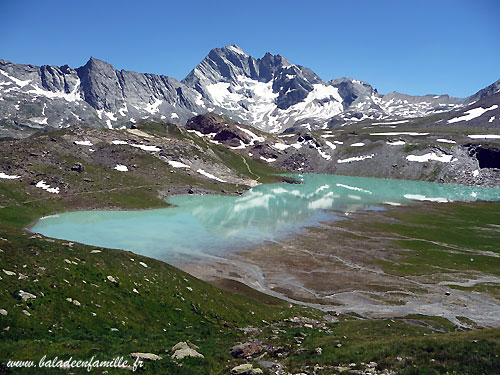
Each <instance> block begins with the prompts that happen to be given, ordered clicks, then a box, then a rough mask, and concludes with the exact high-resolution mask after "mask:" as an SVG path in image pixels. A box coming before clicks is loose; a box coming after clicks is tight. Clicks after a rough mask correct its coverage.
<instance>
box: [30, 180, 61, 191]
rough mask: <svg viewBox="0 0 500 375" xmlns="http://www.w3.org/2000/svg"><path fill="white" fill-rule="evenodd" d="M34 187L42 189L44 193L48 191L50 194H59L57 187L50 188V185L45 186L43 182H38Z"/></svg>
mask: <svg viewBox="0 0 500 375" xmlns="http://www.w3.org/2000/svg"><path fill="white" fill-rule="evenodd" d="M35 187H37V188H40V189H43V190H45V191H48V192H49V193H52V194H59V188H58V187H55V188H53V187H50V185H47V184H46V183H45V181H44V180H41V181H39V182H38V183H37V184H36V185H35Z"/></svg>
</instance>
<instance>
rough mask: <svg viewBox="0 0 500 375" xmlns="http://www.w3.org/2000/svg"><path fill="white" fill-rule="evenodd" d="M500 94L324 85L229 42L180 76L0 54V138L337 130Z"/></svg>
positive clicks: (339, 82)
mask: <svg viewBox="0 0 500 375" xmlns="http://www.w3.org/2000/svg"><path fill="white" fill-rule="evenodd" d="M498 90H500V81H497V82H495V83H494V84H492V85H490V86H488V87H487V88H485V89H483V90H481V91H479V92H478V93H476V94H474V95H472V96H470V97H468V98H453V97H450V96H448V95H425V96H411V95H406V94H401V93H398V92H392V93H389V94H385V95H384V94H380V93H378V91H377V90H376V89H375V88H373V87H372V86H371V85H370V84H368V83H366V82H362V81H359V80H356V79H353V78H340V79H334V80H331V81H329V82H324V81H323V80H322V79H321V78H320V77H319V76H318V75H317V74H315V73H314V72H313V71H312V70H310V69H308V68H306V67H303V66H300V65H295V64H292V63H291V62H289V61H288V60H287V59H285V58H284V57H282V56H280V55H273V54H271V53H266V54H265V55H264V56H263V57H262V58H258V59H256V58H254V57H252V56H249V55H247V54H246V53H245V52H244V51H243V50H242V49H241V48H239V47H238V46H236V45H233V46H228V47H223V48H215V49H213V50H211V51H210V52H209V54H208V55H207V56H206V57H205V58H204V59H203V60H202V61H201V62H200V64H198V65H197V66H196V67H195V68H194V69H193V70H192V71H191V72H190V73H189V74H188V75H187V76H186V77H185V78H184V79H183V80H182V81H181V82H179V81H177V80H176V79H174V78H171V77H167V76H164V75H156V74H143V73H136V72H130V71H125V70H116V69H115V68H114V67H113V66H112V65H110V64H108V63H106V62H104V61H101V60H98V59H96V58H93V57H92V58H90V60H89V61H88V62H87V63H86V64H85V65H84V66H82V67H79V68H76V69H73V68H71V67H69V66H67V65H64V66H60V67H58V66H49V65H44V66H40V67H38V66H33V65H23V64H14V63H11V62H9V61H6V60H0V136H1V137H16V138H19V137H25V136H28V135H30V134H32V133H34V132H36V131H40V130H44V129H51V128H64V127H68V126H73V125H91V126H94V127H107V128H120V127H131V126H133V124H134V123H136V122H137V121H138V120H144V119H149V120H160V121H169V122H172V123H175V124H179V125H184V124H185V123H186V121H187V120H188V119H190V118H191V117H193V116H195V115H198V114H205V113H208V112H214V113H217V114H223V115H226V116H227V117H229V118H230V119H232V120H234V121H238V122H240V123H242V124H246V125H251V126H254V127H256V128H258V129H259V130H262V131H266V132H271V133H280V132H283V131H284V130H286V129H290V130H297V129H305V130H312V129H324V128H335V127H339V126H345V125H349V124H354V123H357V122H360V121H363V120H377V121H380V120H385V119H391V120H401V119H407V118H415V117H424V116H428V115H432V114H436V113H443V112H447V111H451V110H458V109H460V108H464V107H465V106H467V105H470V104H471V103H473V102H475V101H477V100H479V99H482V98H487V97H490V96H491V95H494V94H495V93H498Z"/></svg>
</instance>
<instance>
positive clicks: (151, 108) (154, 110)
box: [143, 99, 163, 115]
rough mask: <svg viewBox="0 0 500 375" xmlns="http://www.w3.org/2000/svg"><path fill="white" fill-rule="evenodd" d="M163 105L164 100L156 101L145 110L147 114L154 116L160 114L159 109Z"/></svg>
mask: <svg viewBox="0 0 500 375" xmlns="http://www.w3.org/2000/svg"><path fill="white" fill-rule="evenodd" d="M161 103H163V100H161V99H155V101H154V103H152V104H151V103H149V104H147V105H146V106H145V107H144V108H143V109H144V110H145V111H146V112H149V113H151V114H152V115H154V114H155V113H158V112H159V111H160V109H159V107H160V105H161Z"/></svg>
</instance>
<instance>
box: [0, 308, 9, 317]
mask: <svg viewBox="0 0 500 375" xmlns="http://www.w3.org/2000/svg"><path fill="white" fill-rule="evenodd" d="M7 314H8V312H7V310H5V309H0V315H3V316H5V315H7Z"/></svg>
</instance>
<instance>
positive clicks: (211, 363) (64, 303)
mask: <svg viewBox="0 0 500 375" xmlns="http://www.w3.org/2000/svg"><path fill="white" fill-rule="evenodd" d="M216 152H220V153H221V154H224V155H225V156H221V157H223V158H227V159H225V160H227V161H228V165H232V166H234V168H235V169H236V168H239V169H240V170H241V171H242V173H244V170H243V163H241V164H238V163H239V162H238V157H235V156H231V155H230V154H227V153H226V152H225V151H224V150H218V149H217V151H216ZM145 159H146V160H145V161H143V162H144V163H145V164H146V163H153V165H156V164H154V163H156V161H155V160H153V158H149V157H145ZM67 163H73V160H68V161H67ZM231 163H233V164H231ZM249 165H251V167H252V170H254V171H260V170H259V169H257V167H256V168H255V169H254V166H253V165H252V164H250V162H249ZM156 167H158V168H161V165H156ZM34 168H35V167H34ZM261 168H263V169H262V171H264V172H266V171H267V172H269V171H270V170H269V169H268V168H267V167H261ZM85 171H86V172H85V173H86V176H87V177H88V178H91V179H93V180H95V181H98V182H99V184H101V185H99V186H98V190H95V191H94V190H92V189H90V188H85V189H86V191H84V190H82V191H81V192H79V193H78V194H74V195H67V196H61V197H57V196H53V195H50V194H48V193H45V192H43V191H38V190H36V189H27V190H26V188H25V186H24V185H23V184H22V183H20V182H17V181H2V182H1V183H0V202H1V203H0V206H2V208H0V249H1V250H2V251H1V252H0V269H2V270H3V269H5V270H9V271H12V272H15V273H16V275H15V276H9V275H7V274H5V273H4V272H3V271H0V275H1V277H2V280H1V281H0V282H1V285H2V288H1V292H0V308H2V309H5V310H7V311H8V315H7V316H0V362H1V363H2V365H0V373H9V371H10V370H9V369H6V368H5V367H2V366H4V365H5V361H6V360H7V359H35V360H38V359H39V358H40V357H41V356H42V355H45V354H46V355H47V356H48V357H49V358H50V357H53V356H56V355H57V356H59V357H63V358H65V359H67V358H68V357H69V356H73V357H75V358H79V359H87V358H90V357H91V356H92V355H95V356H96V357H98V358H101V359H110V358H112V357H113V356H115V355H122V356H124V357H128V353H130V352H132V351H145V352H153V353H157V354H160V355H163V357H164V358H165V357H168V356H169V353H165V350H168V349H170V347H171V346H172V345H174V344H175V343H177V342H178V341H182V340H190V341H191V342H193V343H195V344H196V345H198V346H199V347H200V349H199V351H200V352H201V353H203V354H204V355H205V359H204V360H201V359H188V360H185V361H183V363H182V367H180V366H178V365H177V364H176V363H174V362H173V361H171V360H170V359H164V360H162V361H159V362H157V363H148V364H147V365H146V366H147V367H146V369H145V372H144V373H151V374H186V373H192V374H224V373H228V370H229V368H230V367H231V366H234V365H235V364H237V363H240V362H241V360H239V361H235V360H232V359H231V357H230V356H229V353H228V348H229V347H231V346H232V345H233V344H234V343H235V342H237V341H240V340H245V336H244V334H243V333H242V332H241V331H240V330H238V329H235V328H236V327H240V328H242V327H246V326H249V325H250V326H257V327H261V328H262V331H261V332H260V333H258V334H256V337H257V338H260V339H262V340H263V341H264V342H265V343H268V344H270V345H271V346H272V347H274V348H278V349H276V350H274V349H269V354H268V357H267V358H268V359H272V360H279V361H282V362H283V361H284V362H286V363H288V364H289V365H290V366H291V368H292V369H295V370H297V372H298V371H299V369H303V367H304V366H306V365H309V364H316V363H319V364H324V365H336V364H339V363H344V362H345V363H347V362H352V361H356V362H357V363H358V366H359V364H360V362H362V361H364V362H367V361H369V360H373V359H375V360H377V361H378V362H379V363H380V364H381V367H389V368H391V367H395V366H401V367H404V368H405V370H404V371H406V373H418V370H416V369H415V367H413V366H414V365H415V366H423V365H424V364H425V366H427V367H429V368H434V370H425V371H426V372H421V373H439V372H441V369H442V366H444V365H446V366H448V365H449V366H451V367H450V368H456V369H458V370H459V371H462V372H461V373H493V369H497V368H499V367H500V362H499V360H498V356H495V355H494V353H498V348H499V337H498V332H497V331H496V330H484V331H471V332H463V333H457V334H435V336H425V337H424V336H423V334H424V333H425V334H429V335H430V334H432V333H433V332H435V328H432V329H431V328H418V327H417V328H415V323H414V322H413V321H408V320H401V321H398V322H397V324H396V325H397V330H389V329H387V322H386V321H384V320H373V321H362V320H358V319H355V318H349V317H345V319H342V320H341V322H340V323H332V324H328V325H327V330H324V329H318V328H317V327H316V326H315V328H314V329H311V330H309V329H304V327H303V326H300V325H299V326H297V325H295V324H292V323H289V322H285V321H284V318H286V317H289V316H312V317H318V316H320V315H322V314H320V313H319V312H317V311H313V310H310V309H304V308H302V307H292V308H290V307H289V306H288V304H284V303H282V302H281V301H278V300H275V299H273V298H271V297H268V296H263V295H261V294H260V293H257V292H254V291H252V292H250V293H247V294H248V295H250V297H245V296H241V295H237V294H233V293H228V292H223V291H221V290H218V289H216V288H214V287H212V286H210V285H208V284H206V283H204V282H202V281H200V280H197V279H195V278H193V277H191V276H189V275H187V274H185V273H183V272H182V271H179V270H177V269H175V268H173V267H171V266H169V265H167V264H165V263H163V262H160V261H156V260H154V259H149V258H146V257H142V256H138V255H135V254H132V253H130V252H125V251H118V250H109V249H102V248H96V247H92V246H86V245H80V244H74V245H71V244H70V243H68V242H65V241H55V240H51V239H45V238H43V237H39V236H32V234H31V233H29V232H27V231H26V230H24V229H23V228H24V227H25V226H26V225H28V224H29V223H30V222H32V221H33V220H34V219H36V218H37V217H40V216H43V215H48V214H52V213H55V212H60V211H65V210H71V209H80V208H95V207H114V208H127V209H133V208H152V207H158V206H163V205H164V202H163V201H162V200H161V199H159V198H158V196H157V192H156V190H155V189H152V190H149V187H152V186H156V183H157V182H156V181H155V180H148V177H147V175H146V176H142V177H140V178H139V177H137V178H138V179H137V180H136V179H134V177H133V176H131V175H129V174H120V173H119V172H112V173H111V178H110V179H106V178H103V179H102V178H101V177H102V176H103V174H106V175H108V174H109V171H108V169H105V168H104V167H103V166H96V165H91V164H88V165H87V164H85ZM80 177H81V176H80ZM68 178H69V177H68ZM71 178H73V177H71ZM74 178H75V179H76V178H77V177H74ZM185 178H188V177H185V176H176V175H174V176H170V175H169V180H168V181H167V182H165V181H160V182H161V183H168V184H170V185H171V186H175V185H176V184H181V183H183V184H185V183H186V181H185V180H184V179H185ZM70 182H71V183H74V182H72V181H71V180H70ZM187 182H188V183H194V184H200V182H199V181H195V180H188V181H187ZM170 185H169V186H170ZM202 185H203V184H202ZM138 186H143V187H138ZM148 186H149V187H148ZM203 186H205V185H203ZM220 187H221V185H220V184H219V185H214V186H211V185H209V186H208V188H213V189H220ZM113 189H116V190H113ZM27 193H29V194H30V195H27ZM95 250H99V251H101V252H100V253H91V251H95ZM132 259H133V260H132ZM139 262H143V263H145V264H146V265H147V267H144V266H142V265H141V264H140V263H139ZM20 275H23V276H21V277H19V276H20ZM24 276H26V278H24ZM107 276H112V277H114V278H115V279H116V280H117V283H114V282H111V281H109V280H108V278H107ZM233 286H234V285H233ZM134 289H136V290H137V291H138V293H136V292H134ZM191 289H192V290H191ZM226 289H227V288H226ZM242 289H244V288H241V287H238V286H236V288H235V290H237V291H241V290H242ZM19 290H23V291H26V292H29V293H33V294H35V295H36V296H37V298H36V299H34V300H28V301H22V300H21V299H20V297H19V296H18V292H19ZM68 298H71V299H72V300H77V301H78V302H79V303H80V305H79V306H77V305H75V304H74V303H73V302H69V301H68V300H67V299H68ZM23 310H26V311H28V312H29V313H30V314H31V316H26V315H25V314H24V313H23V312H22V311H23ZM93 314H95V316H94V315H93ZM263 319H264V320H266V321H268V322H270V323H271V324H273V326H270V327H268V326H267V323H264V322H262V320H263ZM416 320H417V321H418V322H419V324H422V323H421V322H422V321H423V322H427V321H428V320H430V323H427V324H430V326H431V327H432V326H436V327H437V328H438V329H439V330H440V331H443V330H444V331H453V330H454V327H451V326H449V325H446V323H445V322H440V321H438V322H437V323H436V322H435V320H433V319H429V318H422V317H419V318H418V319H416ZM392 324H393V325H394V323H392ZM7 327H8V330H7ZM112 328H117V329H118V331H112V330H111V329H112ZM276 329H278V331H276ZM279 329H283V331H279ZM304 331H306V332H304ZM299 333H305V334H306V338H305V340H304V342H303V344H302V347H303V348H305V349H304V350H302V349H301V348H300V347H299V346H298V345H297V344H296V340H295V339H294V336H296V335H298V334H299ZM404 335H407V336H404ZM344 336H345V337H347V339H344V338H343V337H344ZM476 339H477V340H479V342H478V343H472V340H476ZM339 340H340V341H341V342H342V345H343V346H342V347H341V348H337V344H338V341H339ZM316 346H321V347H322V348H323V353H324V354H323V355H322V356H318V355H315V354H313V353H312V352H311V350H312V349H313V348H315V347H316ZM280 347H281V348H284V349H283V350H285V349H286V350H287V351H288V353H290V355H289V357H288V359H286V360H285V359H283V356H282V355H280V353H282V351H281V350H280V349H279V348H280ZM454 347H458V348H460V350H459V351H457V353H458V354H452V353H450V349H451V348H454ZM475 351H477V355H475V356H472V357H470V356H466V355H463V353H464V352H469V353H475ZM436 353H440V355H437V354H436ZM396 354H397V355H396ZM400 355H402V356H403V357H404V361H403V362H402V364H401V361H398V360H397V359H396V356H400ZM450 358H451V360H450ZM431 359H435V362H432V361H431ZM228 361H229V362H228ZM450 361H453V363H451V362H450ZM449 362H450V363H449ZM477 364H480V365H478V366H476V365H477ZM453 366H454V367H453ZM417 368H418V367H417ZM475 368H477V370H475ZM460 369H462V370H460ZM72 372H73V373H78V371H72ZM119 372H120V373H121V371H113V370H111V371H109V373H119ZM331 372H332V371H330V372H327V373H331ZM12 373H27V374H29V373H33V371H32V370H25V371H24V372H22V371H21V372H20V371H18V370H13V371H12ZM36 373H40V374H42V373H48V374H49V373H50V374H52V373H56V372H55V371H54V370H46V371H45V372H44V371H43V370H37V372H36ZM82 373H83V371H82ZM97 373H100V372H99V371H98V372H97ZM325 373H326V372H325ZM459 373H460V372H459Z"/></svg>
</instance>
